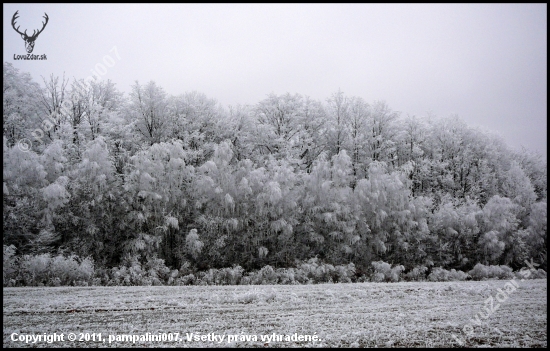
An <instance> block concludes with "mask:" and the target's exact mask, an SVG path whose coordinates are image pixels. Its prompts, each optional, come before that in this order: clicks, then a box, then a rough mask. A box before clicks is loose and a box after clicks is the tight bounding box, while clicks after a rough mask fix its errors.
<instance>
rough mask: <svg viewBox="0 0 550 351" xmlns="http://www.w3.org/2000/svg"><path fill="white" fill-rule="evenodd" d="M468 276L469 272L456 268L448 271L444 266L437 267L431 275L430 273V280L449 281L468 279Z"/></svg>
mask: <svg viewBox="0 0 550 351" xmlns="http://www.w3.org/2000/svg"><path fill="white" fill-rule="evenodd" d="M468 277H469V276H468V274H466V273H464V272H462V271H456V270H454V269H451V270H450V271H448V270H446V269H443V268H442V267H436V268H434V269H433V270H432V272H431V273H430V275H428V280H429V281H431V282H449V281H461V280H466V279H467V278H468Z"/></svg>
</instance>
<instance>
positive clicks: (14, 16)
mask: <svg viewBox="0 0 550 351" xmlns="http://www.w3.org/2000/svg"><path fill="white" fill-rule="evenodd" d="M18 12H19V10H17V11H15V13H14V14H13V17H12V18H11V26H12V27H13V29H15V31H16V32H17V33H19V34H21V35H24V36H27V31H26V30H25V33H21V32H20V31H19V27H21V26H18V27H17V28H15V20H16V19H18V18H19V16H17V13H18Z"/></svg>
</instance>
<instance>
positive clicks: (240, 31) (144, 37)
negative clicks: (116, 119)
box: [3, 4, 548, 157]
mask: <svg viewBox="0 0 550 351" xmlns="http://www.w3.org/2000/svg"><path fill="white" fill-rule="evenodd" d="M3 7H4V34H3V35H4V62H10V63H12V64H13V65H14V66H15V67H16V68H19V69H21V70H22V71H26V72H30V73H31V75H32V76H33V77H34V78H35V80H36V81H38V82H41V78H40V76H41V75H43V76H45V77H47V76H49V75H50V74H51V73H53V74H54V75H59V76H61V75H62V74H63V72H65V73H66V75H67V76H68V77H71V80H72V77H76V78H78V79H80V78H85V77H87V76H89V75H90V74H91V70H92V69H94V67H95V66H96V64H99V63H103V58H104V56H105V55H110V56H111V57H113V59H114V60H115V64H114V66H113V67H110V68H107V72H106V74H105V75H104V76H103V79H111V80H112V81H113V82H115V83H116V85H117V87H118V88H119V89H120V90H121V91H124V92H126V93H127V92H129V90H130V86H131V84H133V82H134V81H135V80H139V82H140V83H146V82H148V81H150V80H154V81H155V82H156V83H157V84H158V85H160V86H162V87H163V88H164V89H165V91H166V92H167V93H168V94H172V95H179V94H181V93H184V92H186V91H193V90H197V91H199V92H202V93H205V94H206V95H207V96H208V97H211V98H215V99H217V100H218V101H219V102H220V103H222V105H224V106H225V107H227V106H228V105H236V104H255V103H257V102H259V101H260V100H262V99H264V98H265V97H266V96H267V94H269V93H271V92H273V93H276V94H284V93H286V92H289V93H299V94H302V95H308V96H310V97H312V98H314V99H318V100H325V99H326V98H328V97H330V95H331V94H332V93H334V92H336V91H337V90H338V89H341V90H342V91H343V92H344V93H345V94H346V95H347V96H360V97H362V98H364V99H365V100H366V101H367V102H369V103H372V102H374V101H375V100H385V101H386V102H387V103H388V105H389V106H390V108H392V109H393V110H395V111H400V112H401V114H402V116H406V115H416V116H418V117H422V116H426V115H427V113H430V114H431V115H435V116H437V117H448V116H450V115H452V114H457V115H458V116H459V117H460V118H461V119H463V120H464V121H466V123H468V124H469V125H472V126H480V127H483V128H484V129H488V130H492V131H497V132H499V133H500V134H501V135H502V136H503V137H504V139H505V140H506V141H507V143H508V144H509V145H510V146H511V147H513V148H519V147H520V146H521V145H523V146H525V147H527V148H529V149H531V150H536V151H538V152H540V153H541V154H543V155H544V156H545V157H546V143H547V131H546V126H547V48H548V47H547V5H546V4H479V5H478V4H452V5H444V4H438V5H429V4H410V5H407V4H316V5H310V4H274V5H270V4H226V5H224V4H206V5H203V4H180V5H172V4H146V5H141V4H136V5H128V4H114V5H111V4H97V5H96V4H4V5H3ZM17 10H19V18H18V19H17V25H20V26H21V28H20V29H21V30H24V29H26V28H28V31H27V32H28V34H31V33H32V31H33V29H38V28H40V27H41V21H43V20H44V19H43V18H42V16H43V15H44V12H46V13H47V14H48V16H49V23H48V24H47V27H46V28H45V30H44V32H43V33H41V34H40V35H39V37H38V39H37V40H36V45H35V48H34V51H33V54H46V55H47V60H46V61H21V60H14V54H16V55H20V54H24V53H26V51H25V46H24V42H23V40H22V38H21V36H20V35H18V34H17V33H16V32H15V31H14V30H13V28H12V27H11V18H12V16H13V14H14V13H15V11H17ZM114 47H116V51H117V53H118V55H119V57H120V60H118V59H117V57H116V53H115V51H114V50H113V48H114Z"/></svg>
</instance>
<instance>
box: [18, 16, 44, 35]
mask: <svg viewBox="0 0 550 351" xmlns="http://www.w3.org/2000/svg"><path fill="white" fill-rule="evenodd" d="M42 17H43V18H44V19H46V22H42V29H40V30H39V31H38V33H36V34H35V33H34V32H36V29H35V30H33V32H32V35H31V38H36V37H37V36H38V34H40V33H42V31H43V30H44V28H46V24H48V20H49V17H48V14H47V13H46V12H44V16H42ZM18 28H19V27H18Z"/></svg>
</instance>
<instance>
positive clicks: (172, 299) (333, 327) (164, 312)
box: [3, 279, 547, 347]
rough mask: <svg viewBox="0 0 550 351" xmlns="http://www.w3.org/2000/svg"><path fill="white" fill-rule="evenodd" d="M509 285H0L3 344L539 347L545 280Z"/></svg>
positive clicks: (497, 282) (543, 340)
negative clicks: (54, 338) (0, 291)
mask: <svg viewBox="0 0 550 351" xmlns="http://www.w3.org/2000/svg"><path fill="white" fill-rule="evenodd" d="M506 284H509V285H508V286H506ZM510 284H511V283H508V281H505V280H495V281H482V282H474V281H469V282H446V283H430V282H426V283H357V284H322V285H294V286H288V285H278V286H265V285H263V286H177V287H174V286H156V287H59V288H4V291H3V292H4V298H3V302H4V305H3V307H4V310H3V317H4V318H3V332H4V342H3V346H4V347H26V346H30V347H37V346H38V347H50V346H55V347H73V346H75V347H98V346H99V347H105V346H111V347H113V346H118V347H142V346H150V347H212V346H214V347H218V346H220V347H228V346H229V347H235V346H236V347H249V346H261V347H267V346H279V347H297V346H298V347H311V346H313V347H322V346H333V347H349V346H352V347H354V346H355V347H376V346H378V347H388V346H390V347H452V346H455V347H457V346H461V344H462V345H463V346H467V347H478V346H479V347H487V346H489V347H496V346H505V347H546V346H547V288H546V287H547V280H546V279H544V280H529V281H519V280H518V281H516V284H517V286H518V288H517V289H512V288H511V287H510V286H511V285H510ZM499 289H500V290H499ZM499 301H500V302H499ZM14 333H15V334H14ZM53 333H56V334H57V337H58V338H59V335H60V334H63V341H56V342H52V343H47V342H44V341H43V339H42V341H38V342H37V343H36V344H32V343H29V344H26V343H25V341H20V340H25V338H26V337H27V336H28V335H30V336H29V337H28V340H29V341H30V342H32V340H37V339H36V338H37V337H38V335H42V338H44V334H46V335H47V336H48V335H50V334H53ZM69 333H74V336H75V337H76V338H77V341H68V340H67V338H69V337H72V335H70V334H69ZM94 333H95V334H94ZM99 333H101V336H99V335H98V334H99ZM147 333H149V334H147ZM163 333H164V338H166V339H173V341H169V340H167V341H157V340H156V339H155V338H160V339H162V337H163ZM176 333H179V334H178V335H176ZM191 333H192V335H191ZM128 334H131V335H130V336H124V335H128ZM453 334H454V336H453ZM133 335H136V337H133ZM32 336H34V337H35V339H31V337H32ZM140 337H141V338H143V339H144V340H146V341H140V340H139V338H140ZM13 338H15V339H16V340H17V341H13V340H12V339H13ZM86 338H87V339H89V340H90V341H79V339H82V340H85V339H86ZM125 338H126V339H125ZM132 338H134V339H135V340H136V342H135V343H134V342H133V341H129V340H131V339H132ZM201 338H204V339H205V340H204V341H203V340H202V339H201ZM94 339H95V341H94ZM174 339H177V340H174ZM213 339H215V341H211V340H213ZM50 340H51V339H50ZM228 341H231V342H228Z"/></svg>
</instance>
